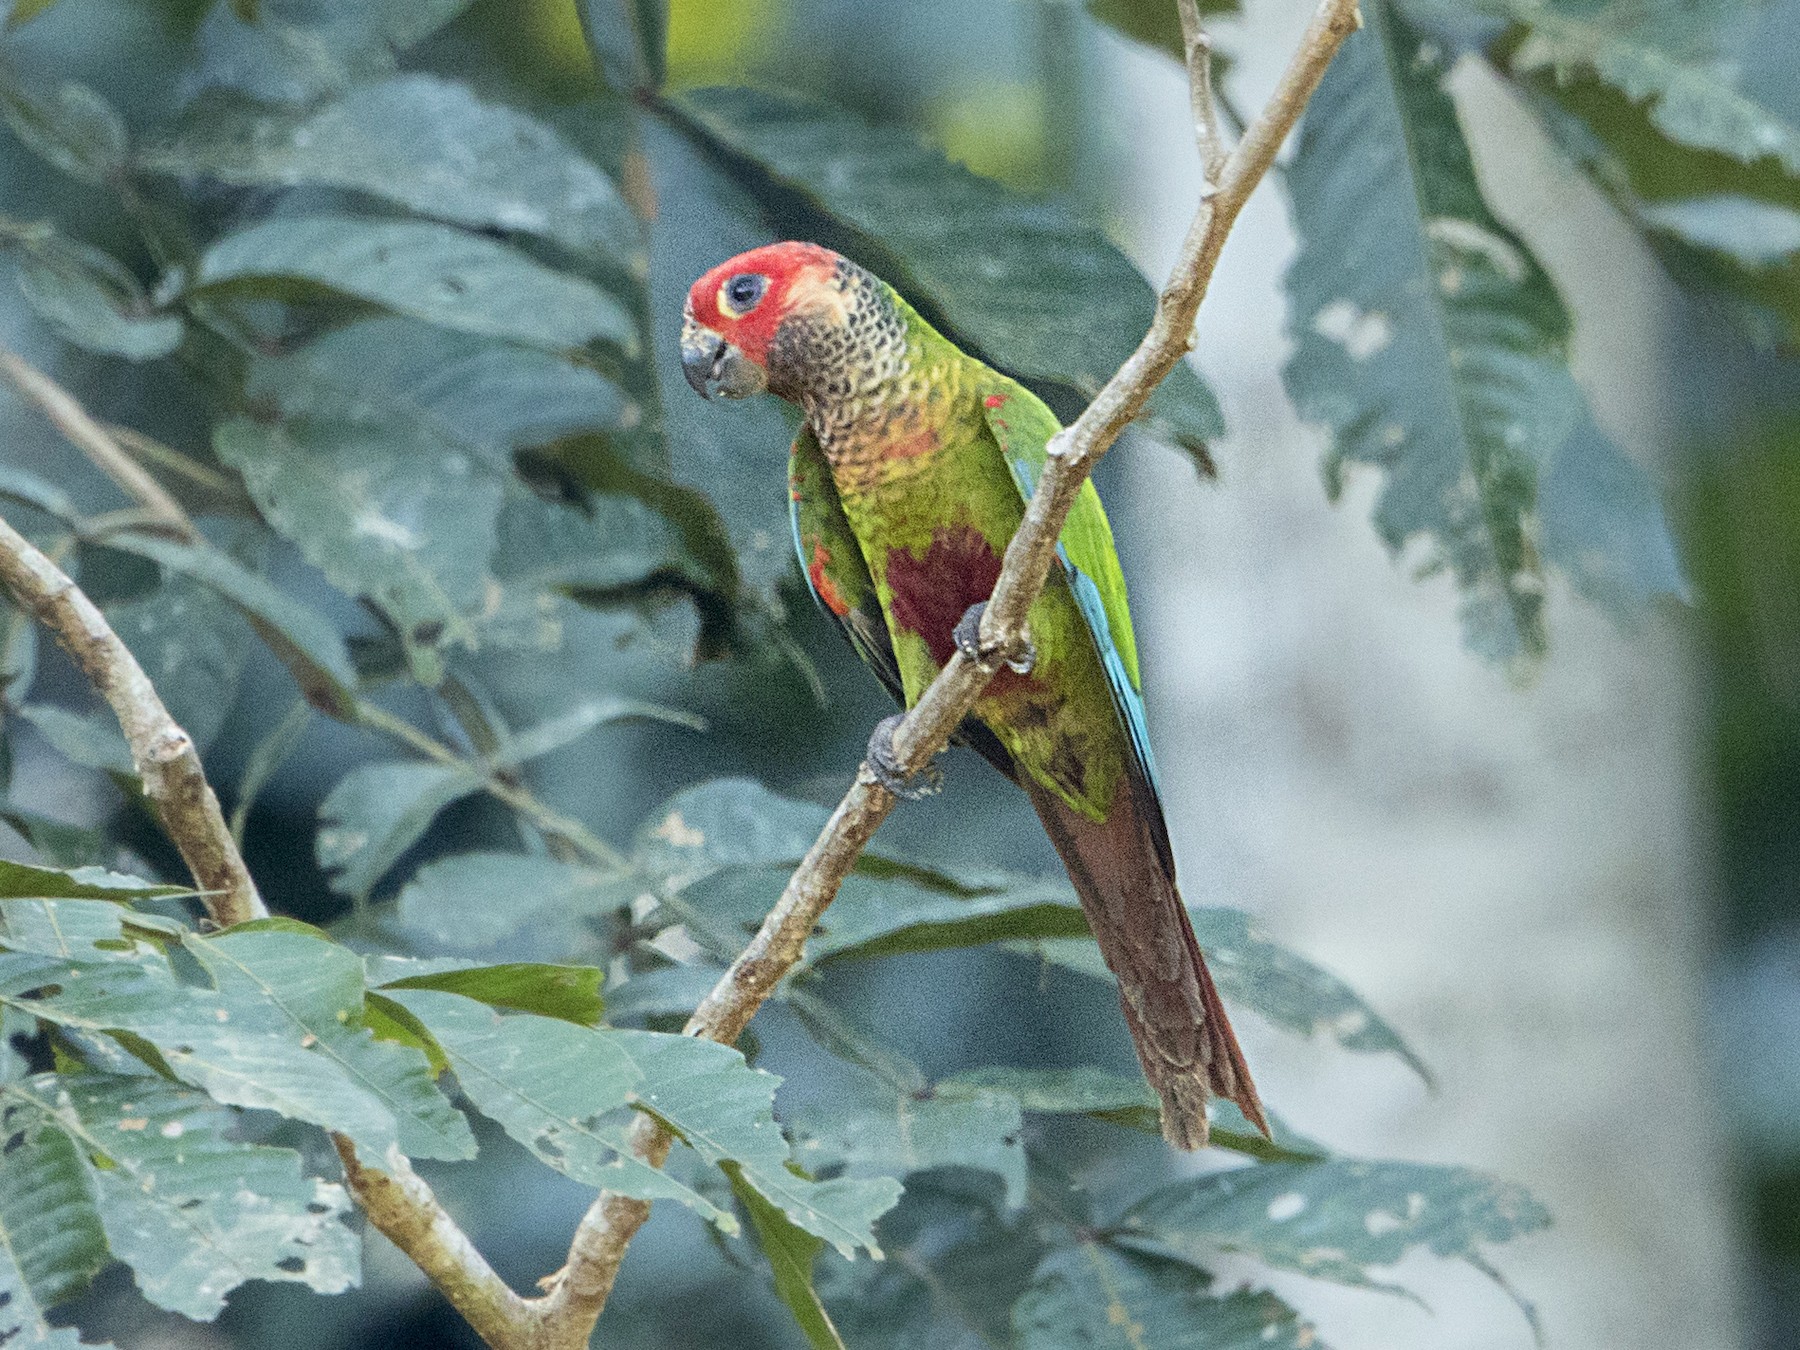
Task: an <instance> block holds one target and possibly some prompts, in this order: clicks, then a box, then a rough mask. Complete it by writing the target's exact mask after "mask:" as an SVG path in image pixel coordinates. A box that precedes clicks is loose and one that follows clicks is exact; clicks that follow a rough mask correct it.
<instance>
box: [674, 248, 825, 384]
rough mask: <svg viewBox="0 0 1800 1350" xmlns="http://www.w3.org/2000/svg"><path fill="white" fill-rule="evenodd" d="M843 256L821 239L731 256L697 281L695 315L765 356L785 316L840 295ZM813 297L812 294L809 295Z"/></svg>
mask: <svg viewBox="0 0 1800 1350" xmlns="http://www.w3.org/2000/svg"><path fill="white" fill-rule="evenodd" d="M839 261H840V260H839V257H838V255H837V254H836V253H833V252H832V251H831V250H830V249H828V248H821V247H820V246H819V245H817V244H804V243H792V242H790V243H784V244H768V245H765V246H764V247H762V248H753V249H751V250H750V251H749V252H748V253H740V254H738V255H737V257H735V258H728V259H726V260H725V261H724V262H722V263H720V264H719V265H718V266H717V267H715V268H713V269H712V270H711V271H709V272H707V273H706V275H705V276H703V277H701V278H700V280H698V281H696V282H695V283H694V287H693V289H692V290H691V291H689V292H688V308H689V310H690V311H691V312H692V314H693V316H694V318H695V319H696V320H697V321H698V322H700V323H702V324H704V325H705V326H706V327H708V328H710V329H712V330H713V331H714V332H715V333H717V334H719V335H720V336H721V337H723V338H726V339H728V340H730V341H731V342H732V343H733V344H734V345H735V346H736V347H737V348H738V349H739V350H740V351H742V352H743V353H744V355H746V356H748V357H750V358H751V359H752V360H756V361H761V360H763V359H764V357H765V356H766V354H767V352H768V347H769V343H770V342H771V341H772V340H773V339H774V336H775V330H776V328H778V327H779V326H780V324H781V321H782V320H783V319H784V318H786V317H787V316H788V315H789V314H791V313H793V312H794V311H795V310H796V309H797V308H801V307H804V306H805V305H807V304H808V303H810V302H811V300H812V299H824V298H827V297H828V296H835V294H836V288H835V287H832V286H831V285H830V283H831V281H832V279H833V277H834V276H835V275H836V272H837V265H838V262H839ZM809 298H810V299H809Z"/></svg>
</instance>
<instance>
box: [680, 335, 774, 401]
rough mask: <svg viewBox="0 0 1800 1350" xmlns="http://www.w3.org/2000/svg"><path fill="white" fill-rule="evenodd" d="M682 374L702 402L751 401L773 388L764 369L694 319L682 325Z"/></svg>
mask: <svg viewBox="0 0 1800 1350" xmlns="http://www.w3.org/2000/svg"><path fill="white" fill-rule="evenodd" d="M681 373H682V374H683V375H686V376H687V382H688V383H689V384H690V385H692V386H693V387H694V392H695V393H696V394H698V395H700V397H701V398H749V397H750V395H752V394H760V393H762V392H763V390H765V389H767V388H768V387H769V377H768V375H767V373H766V372H764V370H763V368H762V367H761V366H759V365H757V364H756V362H754V361H752V360H751V359H750V358H749V357H747V356H745V355H744V354H743V353H742V352H741V351H739V350H738V349H737V348H736V347H734V346H732V344H731V343H729V342H727V341H726V340H725V339H724V338H722V337H720V336H719V335H718V334H717V333H715V332H713V331H712V329H710V328H707V327H705V326H704V325H703V324H700V323H697V322H696V321H695V320H694V318H693V316H692V315H687V316H684V317H683V319H682V323H681Z"/></svg>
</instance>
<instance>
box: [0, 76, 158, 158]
mask: <svg viewBox="0 0 1800 1350" xmlns="http://www.w3.org/2000/svg"><path fill="white" fill-rule="evenodd" d="M0 119H3V120H4V121H5V122H6V124H7V126H9V127H11V128H12V130H13V134H14V135H15V136H17V137H18V138H19V139H20V140H21V141H23V142H25V144H26V145H27V146H28V147H29V148H30V149H31V150H33V151H34V152H36V153H37V154H39V155H41V156H43V158H44V159H46V160H48V161H49V162H50V163H51V164H53V165H55V166H56V167H57V168H58V169H60V170H62V171H63V172H64V173H66V174H68V175H69V176H70V177H72V178H78V179H80V180H81V181H82V182H84V183H104V182H106V181H107V180H108V179H109V178H111V177H113V176H114V175H115V174H117V173H119V172H120V171H121V170H122V169H123V168H124V165H125V156H126V153H127V149H128V137H127V134H126V131H125V123H124V122H123V121H122V120H121V119H120V117H119V114H118V113H117V112H115V111H114V110H113V107H112V105H111V104H110V103H108V102H107V101H106V100H105V99H103V98H101V97H100V95H99V94H97V93H95V92H94V91H93V90H92V89H90V88H88V86H87V85H85V84H78V83H76V82H75V81H73V80H64V81H60V82H58V83H54V84H52V83H46V82H42V81H38V80H33V79H25V78H21V77H20V76H19V75H18V73H17V72H15V71H14V70H12V69H11V67H9V66H8V65H6V64H5V63H4V62H3V61H0Z"/></svg>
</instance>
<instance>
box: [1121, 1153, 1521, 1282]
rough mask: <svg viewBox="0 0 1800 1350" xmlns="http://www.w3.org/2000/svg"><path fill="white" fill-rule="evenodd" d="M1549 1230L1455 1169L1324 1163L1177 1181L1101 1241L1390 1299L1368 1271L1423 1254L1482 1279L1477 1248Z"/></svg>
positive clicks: (1498, 1189)
mask: <svg viewBox="0 0 1800 1350" xmlns="http://www.w3.org/2000/svg"><path fill="white" fill-rule="evenodd" d="M1549 1222H1550V1216H1549V1215H1548V1214H1547V1213H1545V1211H1544V1207H1543V1206H1542V1205H1540V1204H1538V1202H1537V1201H1536V1200H1534V1199H1532V1198H1531V1196H1530V1195H1529V1194H1528V1193H1527V1192H1526V1191H1525V1190H1524V1189H1523V1188H1522V1187H1519V1186H1516V1185H1513V1184H1511V1183H1509V1182H1503V1181H1497V1180H1495V1179H1494V1178H1492V1177H1489V1176H1484V1175H1483V1174H1481V1173H1479V1172H1473V1171H1470V1170H1468V1169H1466V1168H1461V1167H1432V1166H1427V1165H1425V1164H1421V1163H1390V1162H1360V1161H1355V1160H1348V1159H1330V1160H1326V1161H1322V1162H1313V1163H1267V1164H1264V1165H1262V1166H1258V1167H1245V1168H1238V1169H1235V1170H1233V1171H1229V1172H1215V1173H1212V1174H1210V1175H1208V1176H1203V1177H1193V1178H1190V1179H1188V1180H1185V1181H1178V1182H1176V1183H1174V1184H1173V1185H1171V1186H1165V1187H1164V1188H1163V1189H1161V1190H1159V1191H1156V1192H1154V1193H1152V1194H1151V1195H1149V1196H1147V1197H1146V1198H1145V1199H1143V1200H1140V1201H1139V1202H1138V1203H1137V1204H1135V1205H1133V1206H1132V1207H1131V1208H1130V1209H1129V1210H1127V1211H1126V1213H1125V1214H1124V1216H1123V1217H1122V1218H1121V1220H1120V1221H1119V1223H1118V1224H1117V1225H1115V1226H1114V1229H1113V1231H1114V1232H1115V1233H1116V1234H1117V1236H1118V1241H1120V1242H1122V1243H1125V1244H1127V1245H1129V1246H1132V1247H1137V1248H1143V1249H1145V1250H1148V1251H1151V1252H1157V1253H1163V1254H1166V1255H1174V1256H1178V1257H1180V1258H1182V1259H1183V1260H1188V1261H1200V1262H1204V1261H1206V1260H1208V1259H1209V1258H1210V1257H1211V1256H1213V1255H1215V1254H1216V1253H1218V1252H1220V1251H1231V1252H1240V1253H1243V1254H1245V1255H1249V1256H1253V1257H1255V1258H1256V1259H1258V1260H1260V1261H1263V1262H1265V1263H1267V1264H1268V1265H1271V1266H1275V1267H1278V1268H1279V1269H1282V1270H1292V1271H1297V1272H1299V1273H1300V1274H1302V1275H1311V1276H1313V1277H1314V1278H1316V1279H1321V1280H1333V1281H1336V1282H1337V1283H1339V1284H1350V1285H1358V1286H1362V1287H1366V1288H1384V1289H1389V1290H1392V1289H1393V1286H1391V1285H1382V1284H1380V1283H1379V1282H1378V1281H1376V1280H1374V1279H1372V1278H1371V1277H1370V1275H1369V1273H1368V1271H1369V1267H1371V1266H1391V1265H1393V1264H1394V1263H1395V1262H1397V1261H1399V1260H1400V1259H1401V1258H1402V1257H1403V1256H1405V1255H1406V1254H1407V1253H1408V1252H1409V1251H1412V1250H1414V1249H1415V1248H1420V1247H1423V1248H1425V1249H1427V1250H1428V1251H1430V1252H1431V1253H1432V1254H1433V1255H1435V1256H1445V1257H1459V1258H1461V1259H1463V1260H1465V1261H1470V1262H1473V1263H1474V1264H1475V1265H1476V1266H1477V1267H1478V1268H1479V1269H1482V1270H1484V1271H1485V1270H1487V1269H1488V1267H1487V1263H1486V1260H1485V1258H1484V1256H1483V1255H1482V1250H1481V1249H1482V1245H1483V1244H1484V1243H1498V1242H1510V1241H1512V1240H1513V1239H1514V1238H1517V1237H1521V1236H1523V1235H1524V1234H1526V1233H1532V1232H1535V1231H1537V1230H1538V1229H1540V1228H1543V1227H1545V1226H1546V1225H1547V1224H1548V1223H1549Z"/></svg>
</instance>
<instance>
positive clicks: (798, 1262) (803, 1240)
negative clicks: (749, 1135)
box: [725, 1163, 845, 1350]
mask: <svg viewBox="0 0 1800 1350" xmlns="http://www.w3.org/2000/svg"><path fill="white" fill-rule="evenodd" d="M725 1175H726V1176H727V1177H729V1178H730V1179H731V1193H732V1194H733V1195H735V1196H736V1197H737V1200H738V1203H739V1204H741V1205H742V1206H743V1207H744V1212H745V1213H747V1214H748V1215H749V1216H750V1226H751V1227H752V1228H753V1229H754V1230H755V1231H756V1240H757V1243H758V1245H759V1246H761V1247H762V1250H763V1255H764V1256H766V1257H767V1258H768V1260H769V1269H770V1271H771V1272H772V1273H773V1274H774V1276H775V1294H776V1297H778V1298H779V1299H780V1300H781V1301H782V1302H783V1303H784V1304H786V1305H787V1309H788V1311H789V1312H791V1313H792V1314H793V1315H794V1323H795V1325H796V1326H798V1327H799V1328H800V1331H801V1333H802V1334H803V1335H804V1336H805V1337H806V1343H807V1344H808V1345H810V1346H812V1347H813V1350H845V1346H844V1341H843V1338H842V1337H840V1336H839V1335H838V1331H837V1328H836V1327H835V1326H833V1325H832V1322H831V1314H830V1313H828V1312H826V1311H825V1305H824V1303H822V1302H821V1301H820V1300H819V1294H818V1291H817V1290H816V1289H814V1288H813V1275H812V1272H813V1262H814V1261H816V1260H817V1259H818V1256H819V1253H820V1252H822V1251H824V1250H825V1243H824V1241H823V1239H820V1238H816V1237H814V1236H813V1235H812V1234H811V1233H808V1232H806V1231H805V1230H804V1229H802V1228H798V1227H796V1226H795V1225H793V1224H792V1223H790V1222H788V1218H787V1215H785V1214H783V1213H782V1212H781V1211H780V1210H779V1209H777V1208H776V1207H775V1206H774V1205H771V1204H770V1203H769V1202H768V1201H767V1200H765V1199H763V1198H762V1196H761V1195H760V1194H758V1192H757V1190H756V1188H755V1187H754V1186H752V1185H750V1184H749V1183H748V1182H747V1181H745V1180H744V1177H743V1174H742V1172H740V1171H739V1170H738V1168H737V1166H736V1164H734V1163H727V1164H725Z"/></svg>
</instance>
